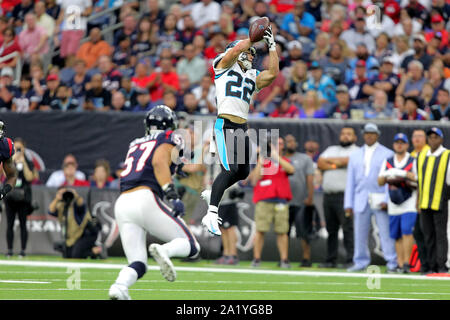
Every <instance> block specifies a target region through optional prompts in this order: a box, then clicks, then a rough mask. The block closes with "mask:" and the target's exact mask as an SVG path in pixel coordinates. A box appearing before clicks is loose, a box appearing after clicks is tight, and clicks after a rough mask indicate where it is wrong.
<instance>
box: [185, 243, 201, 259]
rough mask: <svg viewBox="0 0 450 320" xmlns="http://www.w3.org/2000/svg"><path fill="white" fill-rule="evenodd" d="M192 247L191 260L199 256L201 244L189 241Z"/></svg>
mask: <svg viewBox="0 0 450 320" xmlns="http://www.w3.org/2000/svg"><path fill="white" fill-rule="evenodd" d="M189 243H190V245H191V251H190V252H189V256H188V257H189V258H196V257H197V256H198V254H199V253H200V244H199V243H198V242H197V240H195V239H194V240H190V241H189Z"/></svg>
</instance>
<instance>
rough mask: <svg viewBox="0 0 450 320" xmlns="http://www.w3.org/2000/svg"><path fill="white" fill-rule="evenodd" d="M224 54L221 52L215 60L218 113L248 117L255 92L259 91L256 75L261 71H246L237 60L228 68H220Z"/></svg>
mask: <svg viewBox="0 0 450 320" xmlns="http://www.w3.org/2000/svg"><path fill="white" fill-rule="evenodd" d="M224 55H225V53H221V54H219V55H218V56H217V57H216V58H215V59H214V62H213V68H214V73H215V77H214V83H215V85H216V99H217V101H216V103H217V115H220V114H223V113H226V114H231V115H234V116H238V117H241V118H243V119H247V117H248V109H249V105H250V102H251V101H252V99H253V94H254V93H255V92H256V93H258V92H259V90H258V88H257V87H256V77H257V76H258V75H259V73H260V71H258V70H256V69H250V70H247V71H246V72H244V71H242V69H241V67H240V66H239V64H238V63H237V62H236V63H235V64H233V65H232V66H231V67H229V68H227V69H218V68H217V67H216V66H217V64H218V63H219V61H220V60H221V59H222V58H223V56H224Z"/></svg>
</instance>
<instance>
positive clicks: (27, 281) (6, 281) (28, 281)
mask: <svg viewBox="0 0 450 320" xmlns="http://www.w3.org/2000/svg"><path fill="white" fill-rule="evenodd" d="M0 283H36V284H48V283H51V282H47V281H36V280H0Z"/></svg>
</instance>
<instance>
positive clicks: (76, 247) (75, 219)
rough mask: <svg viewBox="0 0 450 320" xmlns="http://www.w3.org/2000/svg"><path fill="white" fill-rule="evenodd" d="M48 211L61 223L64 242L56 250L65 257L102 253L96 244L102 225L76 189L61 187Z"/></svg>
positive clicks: (56, 245)
mask: <svg viewBox="0 0 450 320" xmlns="http://www.w3.org/2000/svg"><path fill="white" fill-rule="evenodd" d="M48 213H49V214H50V215H52V216H54V217H57V218H58V220H59V222H60V223H61V226H62V230H63V237H64V242H63V243H56V244H55V250H57V251H61V252H62V254H63V257H64V258H78V259H85V258H87V257H91V258H96V257H97V256H98V255H99V254H100V253H101V247H100V246H96V244H95V242H96V240H97V237H98V233H99V231H100V230H101V226H100V224H99V223H98V221H97V219H96V218H95V217H94V218H93V217H92V216H91V213H90V212H89V210H87V208H86V204H85V202H84V200H83V198H82V197H81V196H80V195H79V194H78V193H77V192H76V190H75V189H72V188H65V187H60V188H59V189H58V191H57V192H56V196H55V198H54V199H53V200H52V202H51V203H50V205H49V208H48Z"/></svg>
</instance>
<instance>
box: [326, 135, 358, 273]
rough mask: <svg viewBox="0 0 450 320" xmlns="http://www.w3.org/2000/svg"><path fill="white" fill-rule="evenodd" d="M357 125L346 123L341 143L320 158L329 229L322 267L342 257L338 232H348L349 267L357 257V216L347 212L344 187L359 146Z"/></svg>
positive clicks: (340, 138) (346, 249) (347, 262)
mask: <svg viewBox="0 0 450 320" xmlns="http://www.w3.org/2000/svg"><path fill="white" fill-rule="evenodd" d="M357 139H358V138H357V136H356V132H355V129H354V128H352V127H344V128H342V130H341V134H340V137H339V145H336V146H329V147H328V148H327V149H326V150H325V151H324V152H323V153H322V154H321V155H320V157H319V159H318V160H317V166H318V168H319V169H320V170H322V171H323V182H322V188H323V191H324V195H323V211H324V214H325V221H326V226H327V231H328V239H327V258H326V262H325V263H324V264H322V265H321V266H320V267H324V268H336V267H337V264H336V262H337V258H338V244H339V241H338V232H339V228H340V227H342V230H343V232H344V247H345V251H346V257H347V259H346V261H345V265H344V266H345V267H350V266H349V265H348V264H351V262H352V259H353V218H352V217H351V216H345V212H344V191H345V185H346V181H347V165H348V161H349V159H350V155H351V154H352V153H353V152H354V151H356V150H358V149H359V147H358V146H357V145H356V144H355V142H356V140H357Z"/></svg>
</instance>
